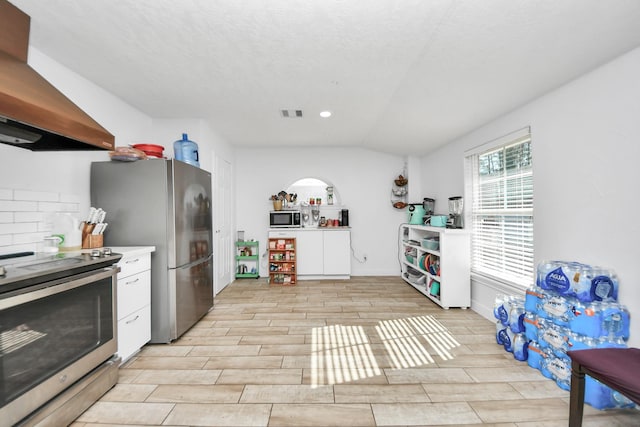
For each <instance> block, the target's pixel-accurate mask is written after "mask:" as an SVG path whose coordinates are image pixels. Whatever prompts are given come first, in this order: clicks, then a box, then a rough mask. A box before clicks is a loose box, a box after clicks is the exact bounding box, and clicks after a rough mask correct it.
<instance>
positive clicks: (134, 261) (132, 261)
mask: <svg viewBox="0 0 640 427" xmlns="http://www.w3.org/2000/svg"><path fill="white" fill-rule="evenodd" d="M138 261H140V258H136V259H130V260H127V261H125V262H124V263H125V264H133V263H136V262H138Z"/></svg>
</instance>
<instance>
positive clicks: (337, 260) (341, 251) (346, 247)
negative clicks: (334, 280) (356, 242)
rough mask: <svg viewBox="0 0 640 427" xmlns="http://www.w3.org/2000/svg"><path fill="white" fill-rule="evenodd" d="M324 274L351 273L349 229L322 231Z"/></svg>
mask: <svg viewBox="0 0 640 427" xmlns="http://www.w3.org/2000/svg"><path fill="white" fill-rule="evenodd" d="M323 243H324V245H323V252H324V274H326V275H331V276H344V275H351V232H350V231H349V230H336V231H327V232H325V233H324V242H323Z"/></svg>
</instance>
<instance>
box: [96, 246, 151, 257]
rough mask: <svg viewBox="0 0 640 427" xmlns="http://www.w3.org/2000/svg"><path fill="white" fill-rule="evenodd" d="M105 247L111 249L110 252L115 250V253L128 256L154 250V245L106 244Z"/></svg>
mask: <svg viewBox="0 0 640 427" xmlns="http://www.w3.org/2000/svg"><path fill="white" fill-rule="evenodd" d="M107 247H108V248H109V249H111V252H115V253H117V254H122V255H130V256H136V255H144V254H148V253H151V252H155V250H156V247H155V246H107Z"/></svg>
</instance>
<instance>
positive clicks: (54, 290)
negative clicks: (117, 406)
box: [0, 266, 118, 310]
mask: <svg viewBox="0 0 640 427" xmlns="http://www.w3.org/2000/svg"><path fill="white" fill-rule="evenodd" d="M117 271H118V268H117V266H114V267H106V268H103V269H101V270H99V271H98V272H96V273H92V274H87V275H85V276H82V277H80V278H77V279H73V278H72V277H71V279H73V280H71V281H67V282H64V281H63V282H59V281H57V282H58V283H59V284H57V285H52V286H47V287H44V288H41V289H38V290H35V291H28V289H29V288H26V289H23V290H26V292H24V293H21V294H19V295H15V296H13V297H9V298H6V299H2V300H0V310H4V309H6V308H9V307H15V306H17V305H20V304H24V303H27V302H30V301H35V300H37V299H40V298H45V297H48V296H51V295H55V294H58V293H60V292H64V291H68V290H70V289H75V288H79V287H80V286H85V285H88V284H89V283H92V282H97V281H98V280H102V279H106V278H107V277H114V278H115V275H116V274H117Z"/></svg>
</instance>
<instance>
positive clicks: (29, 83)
mask: <svg viewBox="0 0 640 427" xmlns="http://www.w3.org/2000/svg"><path fill="white" fill-rule="evenodd" d="M29 26H30V17H29V16H28V15H26V14H25V13H24V12H22V11H21V10H19V9H18V8H16V7H15V6H14V5H12V4H11V3H9V2H8V1H6V0H0V28H2V29H3V30H2V32H1V34H0V143H4V144H9V145H14V146H16V147H22V148H27V149H29V150H33V151H78V150H112V149H113V148H114V142H115V138H114V136H113V135H111V134H110V133H109V132H108V131H107V130H106V129H104V128H103V127H102V126H100V125H99V124H98V123H97V122H96V121H95V120H93V119H92V118H91V117H89V115H88V114H87V113H85V112H84V111H82V109H81V108H80V107H78V106H77V105H75V104H74V103H73V102H72V101H71V100H69V99H68V98H67V97H66V96H65V95H64V94H63V93H62V92H60V91H59V90H58V89H56V88H55V87H54V86H53V85H52V84H51V83H49V82H48V81H47V80H46V79H45V78H44V77H42V76H41V75H40V74H38V73H37V72H36V71H35V70H34V69H33V68H31V67H30V66H29V65H28V64H27V53H28V47H29Z"/></svg>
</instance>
